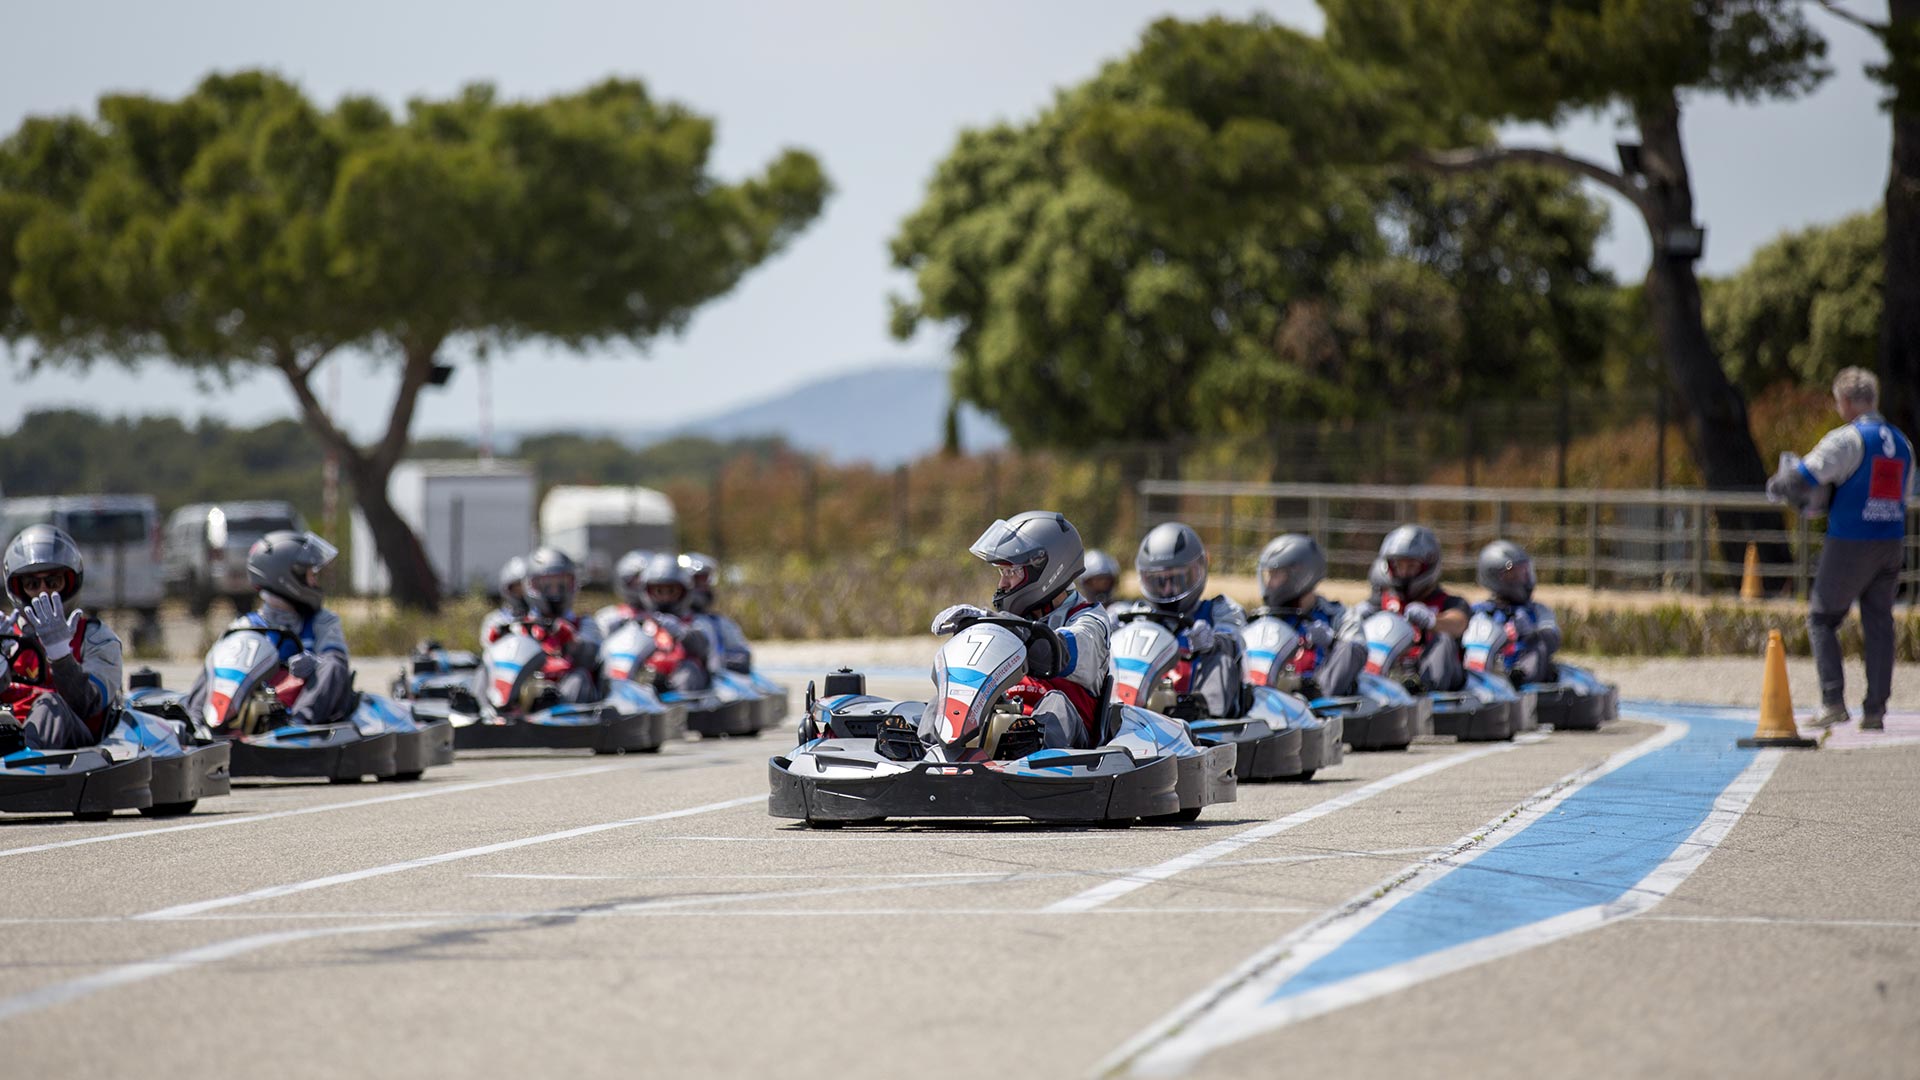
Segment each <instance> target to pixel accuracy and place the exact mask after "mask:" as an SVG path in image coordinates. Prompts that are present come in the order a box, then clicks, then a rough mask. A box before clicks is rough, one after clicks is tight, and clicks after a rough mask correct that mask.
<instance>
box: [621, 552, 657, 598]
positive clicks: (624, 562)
mask: <svg viewBox="0 0 1920 1080" xmlns="http://www.w3.org/2000/svg"><path fill="white" fill-rule="evenodd" d="M651 561H653V552H651V551H641V550H639V549H635V550H633V551H629V552H627V553H626V554H625V555H622V556H620V561H619V562H617V563H614V564H613V592H614V595H616V596H618V597H619V598H620V599H621V601H622V602H624V603H626V604H628V605H630V606H632V607H634V608H636V609H640V610H645V609H646V606H647V583H646V576H647V563H649V562H651Z"/></svg>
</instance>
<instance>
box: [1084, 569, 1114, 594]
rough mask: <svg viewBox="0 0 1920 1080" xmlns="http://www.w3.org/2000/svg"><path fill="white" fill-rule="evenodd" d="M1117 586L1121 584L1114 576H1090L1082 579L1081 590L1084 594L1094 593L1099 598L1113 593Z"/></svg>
mask: <svg viewBox="0 0 1920 1080" xmlns="http://www.w3.org/2000/svg"><path fill="white" fill-rule="evenodd" d="M1117 584H1119V582H1118V581H1117V580H1115V578H1114V576H1113V575H1112V574H1088V575H1087V576H1086V577H1083V578H1081V579H1080V589H1081V591H1082V592H1088V593H1093V594H1095V595H1098V596H1105V595H1106V594H1108V593H1110V592H1112V591H1113V587H1114V586H1115V585H1117Z"/></svg>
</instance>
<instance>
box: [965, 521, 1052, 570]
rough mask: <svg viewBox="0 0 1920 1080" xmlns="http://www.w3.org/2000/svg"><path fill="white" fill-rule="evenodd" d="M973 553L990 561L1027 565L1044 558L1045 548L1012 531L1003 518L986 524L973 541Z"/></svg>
mask: <svg viewBox="0 0 1920 1080" xmlns="http://www.w3.org/2000/svg"><path fill="white" fill-rule="evenodd" d="M972 550H973V554H974V555H975V556H976V557H978V558H981V559H984V560H986V561H987V562H990V563H1012V564H1015V565H1021V566H1024V565H1028V564H1032V563H1035V562H1037V561H1039V560H1042V559H1045V558H1046V554H1047V552H1046V549H1045V548H1043V547H1039V546H1037V545H1035V544H1034V543H1033V542H1032V541H1031V540H1028V539H1026V538H1024V537H1022V536H1021V535H1020V534H1019V533H1018V532H1016V531H1014V528H1013V526H1011V525H1009V524H1007V523H1006V520H1005V519H1001V520H999V521H996V522H994V523H993V524H991V525H989V526H987V531H986V532H983V533H981V534H980V539H978V540H975V541H974V542H973V548H972Z"/></svg>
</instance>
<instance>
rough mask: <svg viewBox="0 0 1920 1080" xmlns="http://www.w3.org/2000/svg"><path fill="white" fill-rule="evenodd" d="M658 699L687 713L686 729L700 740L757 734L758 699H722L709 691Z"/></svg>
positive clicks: (661, 696)
mask: <svg viewBox="0 0 1920 1080" xmlns="http://www.w3.org/2000/svg"><path fill="white" fill-rule="evenodd" d="M660 700H661V701H665V702H672V703H674V704H677V705H680V706H682V707H683V708H685V709H686V711H687V730H688V731H691V732H693V733H694V734H696V735H698V736H700V737H701V738H703V739H719V738H725V737H729V736H731V737H735V738H740V737H746V736H753V735H758V734H760V732H761V729H762V728H763V727H764V725H763V724H762V723H761V717H762V715H763V713H762V704H761V703H762V701H764V700H765V699H764V698H762V697H759V696H754V697H727V698H723V697H721V696H719V695H718V694H715V693H713V692H712V691H703V692H700V693H693V694H679V693H674V692H668V693H664V694H661V695H660Z"/></svg>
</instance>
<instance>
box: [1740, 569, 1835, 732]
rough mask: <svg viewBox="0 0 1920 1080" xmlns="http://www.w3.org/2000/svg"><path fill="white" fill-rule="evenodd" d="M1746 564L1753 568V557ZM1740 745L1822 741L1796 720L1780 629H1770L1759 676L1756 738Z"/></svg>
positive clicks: (1785, 648) (1785, 651)
mask: <svg viewBox="0 0 1920 1080" xmlns="http://www.w3.org/2000/svg"><path fill="white" fill-rule="evenodd" d="M1748 550H1749V551H1751V550H1752V549H1751V548H1749V549H1748ZM1747 566H1748V568H1749V570H1751V568H1752V566H1753V563H1752V561H1751V560H1749V561H1748V563H1747ZM1740 745H1741V746H1791V747H1795V748H1797V749H1803V750H1804V749H1811V748H1813V747H1816V746H1818V745H1820V744H1819V743H1816V742H1814V741H1813V740H1812V739H1808V738H1803V737H1802V736H1801V734H1800V729H1799V728H1798V727H1796V726H1795V725H1794V723H1793V691H1791V690H1789V689H1787V645H1786V642H1784V641H1782V640H1781V638H1780V631H1778V630H1769V631H1767V667H1766V671H1765V673H1764V674H1762V675H1761V676H1760V723H1759V725H1758V726H1757V727H1755V728H1754V731H1753V738H1751V739H1741V740H1740Z"/></svg>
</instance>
